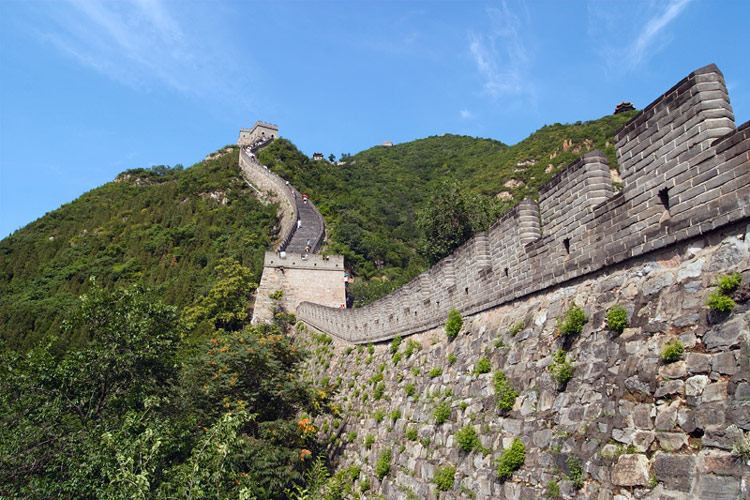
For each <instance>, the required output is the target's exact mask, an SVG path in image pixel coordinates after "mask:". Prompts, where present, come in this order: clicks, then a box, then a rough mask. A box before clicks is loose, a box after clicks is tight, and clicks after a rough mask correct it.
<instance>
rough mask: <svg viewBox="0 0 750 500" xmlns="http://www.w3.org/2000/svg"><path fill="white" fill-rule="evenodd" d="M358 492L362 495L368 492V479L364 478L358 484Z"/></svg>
mask: <svg viewBox="0 0 750 500" xmlns="http://www.w3.org/2000/svg"><path fill="white" fill-rule="evenodd" d="M359 491H360V493H363V494H364V493H367V492H368V491H370V478H368V477H366V478H364V479H363V480H362V481H360V482H359Z"/></svg>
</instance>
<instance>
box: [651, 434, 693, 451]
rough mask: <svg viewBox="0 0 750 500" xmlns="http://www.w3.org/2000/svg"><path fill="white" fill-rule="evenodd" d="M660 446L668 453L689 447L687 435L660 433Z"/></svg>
mask: <svg viewBox="0 0 750 500" xmlns="http://www.w3.org/2000/svg"><path fill="white" fill-rule="evenodd" d="M656 437H657V439H658V440H659V446H660V447H661V448H662V449H664V450H666V451H678V450H679V449H681V448H682V447H683V446H687V445H688V440H687V435H685V434H683V433H681V432H659V433H658V434H657V435H656Z"/></svg>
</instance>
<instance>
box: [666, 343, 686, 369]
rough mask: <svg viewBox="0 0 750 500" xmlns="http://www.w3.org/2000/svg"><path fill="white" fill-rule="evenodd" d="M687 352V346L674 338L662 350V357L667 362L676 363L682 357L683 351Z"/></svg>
mask: <svg viewBox="0 0 750 500" xmlns="http://www.w3.org/2000/svg"><path fill="white" fill-rule="evenodd" d="M683 352H685V347H684V346H683V345H682V342H680V341H679V340H677V339H672V340H670V341H669V342H667V344H666V345H665V346H664V349H662V351H661V359H662V360H664V362H665V363H674V362H675V361H677V360H678V359H680V358H681V357H682V353H683Z"/></svg>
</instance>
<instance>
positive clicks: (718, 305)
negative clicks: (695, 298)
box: [706, 289, 737, 312]
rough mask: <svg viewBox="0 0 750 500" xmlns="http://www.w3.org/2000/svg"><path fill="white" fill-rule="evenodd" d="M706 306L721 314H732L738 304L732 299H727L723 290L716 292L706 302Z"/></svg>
mask: <svg viewBox="0 0 750 500" xmlns="http://www.w3.org/2000/svg"><path fill="white" fill-rule="evenodd" d="M706 305H707V306H708V307H710V308H711V309H715V310H717V311H721V312H732V310H733V309H734V308H735V306H736V305H737V303H736V302H735V301H734V300H732V298H731V297H727V296H726V295H724V293H723V292H722V291H721V289H717V290H714V291H713V292H711V295H709V296H708V299H707V300H706Z"/></svg>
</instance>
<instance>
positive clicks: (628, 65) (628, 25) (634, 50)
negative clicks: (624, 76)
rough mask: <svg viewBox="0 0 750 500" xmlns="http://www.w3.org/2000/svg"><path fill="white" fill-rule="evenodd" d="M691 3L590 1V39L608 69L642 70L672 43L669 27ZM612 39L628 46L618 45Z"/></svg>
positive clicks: (679, 0) (677, 0)
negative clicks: (624, 41)
mask: <svg viewBox="0 0 750 500" xmlns="http://www.w3.org/2000/svg"><path fill="white" fill-rule="evenodd" d="M691 1H692V0H670V1H660V2H651V3H645V2H643V3H641V2H629V3H627V4H616V3H613V2H595V1H592V2H589V4H588V12H589V27H588V34H589V37H590V38H591V39H592V43H593V45H594V46H595V47H598V52H599V54H600V56H601V57H602V58H603V59H604V61H605V64H606V66H607V67H608V69H609V70H611V71H614V72H616V73H621V72H623V71H632V70H636V69H639V68H640V67H642V66H643V65H644V64H645V63H647V62H648V60H649V59H650V58H651V57H653V56H654V55H655V54H657V53H659V52H660V51H662V50H663V49H664V48H665V47H666V46H667V45H668V44H669V43H670V42H671V37H670V36H669V32H668V26H669V25H670V24H671V23H672V22H673V21H674V20H675V19H676V18H677V17H678V16H679V15H680V14H681V13H682V12H683V11H684V10H685V8H686V7H687V6H688V4H690V2H691ZM613 40H626V41H627V43H626V44H624V45H617V44H615V43H614V42H613Z"/></svg>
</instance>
